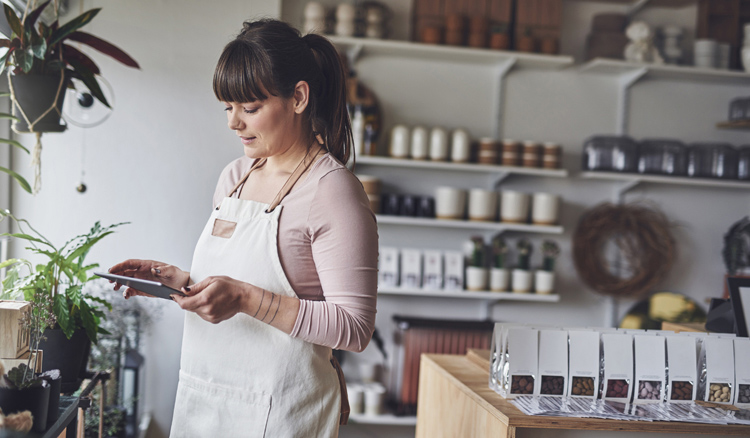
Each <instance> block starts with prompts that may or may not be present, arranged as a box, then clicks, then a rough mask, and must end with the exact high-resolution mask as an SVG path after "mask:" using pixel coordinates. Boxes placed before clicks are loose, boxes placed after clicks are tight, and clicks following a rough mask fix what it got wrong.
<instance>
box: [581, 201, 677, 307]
mask: <svg viewBox="0 0 750 438" xmlns="http://www.w3.org/2000/svg"><path fill="white" fill-rule="evenodd" d="M671 228H672V224H671V223H670V221H669V219H667V217H666V216H665V215H664V213H662V212H660V211H658V210H656V209H652V208H648V207H646V206H644V205H640V204H624V205H614V204H609V203H606V204H600V205H598V206H596V207H594V208H593V209H591V210H589V211H587V212H586V213H584V215H583V217H581V219H580V221H579V222H578V227H577V228H576V230H575V233H574V235H573V258H574V262H575V267H576V270H577V271H578V275H579V276H580V277H581V279H582V280H583V282H584V283H586V285H588V286H589V287H590V288H592V289H594V290H595V291H597V292H599V293H601V294H605V295H613V296H618V297H638V296H639V295H642V294H644V293H646V292H648V291H650V290H651V289H653V288H654V286H656V284H657V283H658V282H659V281H660V280H661V279H662V278H664V276H665V275H666V274H667V272H669V270H670V268H671V267H672V264H673V263H674V258H675V240H674V238H673V237H672V234H671V232H670V229H671ZM613 253H614V256H615V258H616V259H618V260H619V261H618V262H612V261H610V260H608V257H607V256H608V255H609V256H610V257H611V256H612V255H613Z"/></svg>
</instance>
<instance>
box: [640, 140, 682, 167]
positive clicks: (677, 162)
mask: <svg viewBox="0 0 750 438" xmlns="http://www.w3.org/2000/svg"><path fill="white" fill-rule="evenodd" d="M638 152H639V154H638V172H639V173H650V174H658V175H687V164H688V160H687V147H686V146H685V145H684V144H683V143H682V142H680V141H677V140H668V139H649V140H643V141H642V142H641V143H640V144H639V145H638Z"/></svg>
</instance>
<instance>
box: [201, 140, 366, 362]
mask: <svg viewBox="0 0 750 438" xmlns="http://www.w3.org/2000/svg"><path fill="white" fill-rule="evenodd" d="M253 162H254V160H253V159H251V158H247V157H244V156H243V157H241V158H238V159H236V160H234V161H233V162H231V163H230V164H229V165H228V166H227V167H226V168H224V171H223V172H222V173H221V176H220V177H219V183H218V184H217V186H216V192H215V193H214V199H213V202H214V208H215V207H216V206H217V205H219V203H221V200H222V199H223V198H224V197H225V196H227V195H228V194H229V192H230V191H231V190H232V188H234V186H235V184H236V183H237V181H239V180H240V179H241V178H242V177H243V176H244V175H245V173H246V172H247V171H248V170H249V169H250V167H251V166H252V164H253ZM238 193H239V190H238V191H237V192H236V193H235V194H234V196H235V197H237V196H238ZM280 205H281V206H282V209H281V214H280V216H279V236H278V247H279V259H280V260H281V266H282V267H283V269H284V272H285V273H286V276H287V278H288V279H289V283H290V284H291V285H292V288H293V289H294V291H295V293H296V294H297V296H298V297H299V298H300V308H299V313H298V314H297V320H296V321H295V324H294V328H293V329H292V333H291V336H292V337H296V338H299V339H303V340H305V341H307V342H311V343H314V344H318V345H324V346H327V347H331V348H337V349H342V350H349V351H362V350H364V348H365V347H366V346H367V344H368V343H369V342H370V338H371V337H372V332H373V330H374V329H375V312H376V309H375V305H376V302H377V283H378V280H377V270H378V230H377V223H376V221H375V215H374V214H373V213H372V210H370V206H369V201H368V199H367V195H366V194H365V192H364V189H363V188H362V184H361V183H360V182H359V180H358V179H357V177H356V176H354V174H352V173H351V172H350V171H349V170H348V169H347V168H346V167H344V166H343V165H342V164H341V163H340V162H339V161H337V160H336V159H335V158H333V157H332V156H331V155H330V154H326V155H324V156H323V157H322V158H320V159H318V160H317V161H316V162H315V163H314V164H313V165H312V167H311V168H310V171H309V172H308V174H307V176H306V177H305V178H304V179H303V180H301V181H299V182H298V183H297V184H295V186H294V188H293V189H292V191H291V192H290V193H289V194H288V195H286V197H285V198H284V199H283V200H282V201H281V204H280Z"/></svg>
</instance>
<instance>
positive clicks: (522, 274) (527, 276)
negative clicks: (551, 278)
mask: <svg viewBox="0 0 750 438" xmlns="http://www.w3.org/2000/svg"><path fill="white" fill-rule="evenodd" d="M533 280H534V276H533V274H532V272H531V271H524V270H523V269H514V270H513V281H512V286H513V292H515V293H517V294H525V293H529V292H531V287H532V285H533V284H532V283H533Z"/></svg>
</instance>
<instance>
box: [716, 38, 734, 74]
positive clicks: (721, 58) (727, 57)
mask: <svg viewBox="0 0 750 438" xmlns="http://www.w3.org/2000/svg"><path fill="white" fill-rule="evenodd" d="M731 58H732V46H731V45H730V44H728V43H719V44H717V46H716V68H720V69H722V70H729V64H730V61H731Z"/></svg>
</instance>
